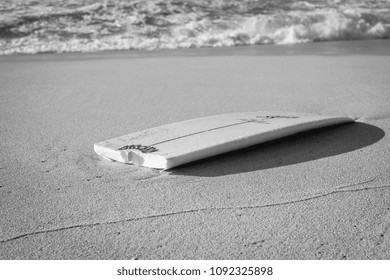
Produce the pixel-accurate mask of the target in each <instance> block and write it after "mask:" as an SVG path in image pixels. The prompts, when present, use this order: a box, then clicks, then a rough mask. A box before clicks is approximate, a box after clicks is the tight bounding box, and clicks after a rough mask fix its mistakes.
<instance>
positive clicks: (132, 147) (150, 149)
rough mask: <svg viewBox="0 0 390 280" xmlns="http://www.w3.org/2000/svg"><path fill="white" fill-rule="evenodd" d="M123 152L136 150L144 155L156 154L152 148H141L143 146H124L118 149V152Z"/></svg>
mask: <svg viewBox="0 0 390 280" xmlns="http://www.w3.org/2000/svg"><path fill="white" fill-rule="evenodd" d="M123 150H138V151H141V152H143V153H144V154H147V153H153V152H156V151H157V149H156V148H155V147H152V146H143V145H139V144H138V145H126V146H123V147H121V148H119V149H118V151H123Z"/></svg>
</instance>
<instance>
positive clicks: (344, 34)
mask: <svg viewBox="0 0 390 280" xmlns="http://www.w3.org/2000/svg"><path fill="white" fill-rule="evenodd" d="M374 38H375V39H381V38H390V1H363V0H359V1H356V0H354V1H352V0H350V1H347V0H344V1H343V0H338V1H319V0H312V1H264V0H245V1H233V0H220V1H215V0H214V1H212V0H195V1H176V0H149V1H131V0H130V1H123V0H122V1H113V0H109V1H107V0H106V1H98V0H83V1H73V0H57V1H52V0H43V1H39V2H38V1H32V0H31V1H28V0H27V1H22V0H16V1H10V0H0V54H2V55H7V54H23V53H24V54H26V53H30V54H35V53H44V52H55V53H61V52H91V51H103V50H130V49H136V50H137V49H142V50H153V49H162V48H164V49H176V48H199V47H222V46H225V47H226V46H238V45H260V44H295V43H305V42H315V41H330V40H355V39H374Z"/></svg>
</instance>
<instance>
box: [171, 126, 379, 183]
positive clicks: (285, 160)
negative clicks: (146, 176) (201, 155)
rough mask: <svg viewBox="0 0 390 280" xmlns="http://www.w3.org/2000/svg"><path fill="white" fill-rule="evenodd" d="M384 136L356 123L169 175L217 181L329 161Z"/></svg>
mask: <svg viewBox="0 0 390 280" xmlns="http://www.w3.org/2000/svg"><path fill="white" fill-rule="evenodd" d="M384 136H385V132H384V131H383V130H382V129H380V128H378V127H376V126H373V125H369V124H365V123H361V122H355V123H352V124H341V125H336V126H331V127H325V128H321V129H315V130H311V131H307V132H303V133H299V134H295V135H292V136H288V137H284V138H281V139H278V140H274V141H271V142H267V143H263V144H259V145H255V146H252V147H248V148H245V149H241V150H237V151H233V152H229V153H225V154H222V155H218V156H214V157H210V158H207V159H203V160H199V161H196V162H192V163H189V164H185V165H182V166H179V167H177V168H174V169H171V170H170V174H174V175H187V176H188V175H190V176H200V177H217V176H224V175H229V174H237V173H245V172H251V171H256V170H264V169H269V168H276V167H280V166H286V165H292V164H297V163H302V162H307V161H313V160H317V159H321V158H326V157H331V156H335V155H340V154H344V153H348V152H351V151H354V150H358V149H361V148H364V147H366V146H369V145H372V144H374V143H376V142H378V141H379V140H380V139H382V138H383V137H384Z"/></svg>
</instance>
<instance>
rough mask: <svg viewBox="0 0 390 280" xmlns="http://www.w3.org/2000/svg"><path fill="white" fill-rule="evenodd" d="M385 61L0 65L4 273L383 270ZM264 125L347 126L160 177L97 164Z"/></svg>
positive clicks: (170, 56)
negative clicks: (200, 120)
mask: <svg viewBox="0 0 390 280" xmlns="http://www.w3.org/2000/svg"><path fill="white" fill-rule="evenodd" d="M388 46H389V40H381V41H362V42H338V43H315V44H306V45H296V46H279V47H278V46H257V47H246V48H245V47H242V48H225V49H201V50H181V51H159V52H153V53H148V52H110V53H101V54H63V55H61V54H60V55H55V54H47V55H37V56H12V57H0V73H1V75H0V95H1V100H2V101H1V103H0V131H1V136H0V137H1V138H0V186H1V187H0V224H1V227H0V259H134V258H135V259H389V258H390V250H389V248H390V246H389V245H390V234H389V225H390V215H389V213H390V204H389V201H390V175H389V174H390V141H389V133H390V121H389V120H390V119H389V117H390V95H389V94H390V76H389V74H388V73H390V56H389V51H388ZM262 110H264V111H283V112H307V113H316V114H325V115H342V116H349V117H352V118H355V119H356V123H354V124H346V125H339V126H336V127H330V128H325V129H320V130H316V131H312V132H308V133H304V134H300V135H297V136H292V137H288V138H285V139H281V140H278V141H274V142H271V143H268V144H264V145H258V146H255V147H252V148H249V149H245V150H241V151H237V152H233V153H229V154H226V155H222V156H218V157H214V158H210V159H206V160H202V161H199V162H196V163H192V164H188V165H186V166H183V167H179V168H176V169H173V170H171V171H169V172H167V171H163V172H159V171H156V170H151V169H148V168H143V167H137V166H131V165H124V164H119V163H112V162H108V161H104V160H102V159H101V158H99V157H98V156H97V155H96V154H95V153H94V151H93V144H94V143H96V142H100V141H103V140H106V139H110V138H114V137H117V136H120V135H124V134H128V133H130V132H134V131H138V130H142V129H146V128H150V127H154V126H158V125H163V124H167V123H171V122H176V121H182V120H186V119H190V118H197V117H203V116H209V115H215V114H223V113H232V112H245V111H262Z"/></svg>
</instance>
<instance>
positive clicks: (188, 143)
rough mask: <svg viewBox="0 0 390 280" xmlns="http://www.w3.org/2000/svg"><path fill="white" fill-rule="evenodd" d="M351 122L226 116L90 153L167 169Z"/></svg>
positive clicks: (103, 145) (131, 137)
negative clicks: (312, 130) (308, 131)
mask: <svg viewBox="0 0 390 280" xmlns="http://www.w3.org/2000/svg"><path fill="white" fill-rule="evenodd" d="M353 121H354V120H353V119H351V118H348V117H343V116H321V115H313V114H306V113H283V112H262V111H260V112H245V113H232V114H224V115H217V116H210V117H204V118H198V119H192V120H187V121H182V122H177V123H172V124H167V125H163V126H159V127H154V128H149V129H146V130H142V131H138V132H134V133H131V134H128V135H124V136H120V137H117V138H114V139H110V140H106V141H103V142H100V143H96V144H95V145H94V150H95V152H96V153H97V154H99V155H101V156H102V157H103V158H105V159H109V160H111V161H118V162H122V163H128V164H135V165H140V166H145V167H150V168H156V169H170V168H173V167H176V166H179V165H182V164H185V163H189V162H192V161H196V160H200V159H204V158H207V157H212V156H215V155H218V154H222V153H226V152H230V151H233V150H237V149H242V148H246V147H249V146H252V145H257V144H260V143H264V142H268V141H271V140H274V139H278V138H282V137H285V136H289V135H292V134H296V133H300V132H303V131H307V130H310V129H316V128H321V127H325V126H331V125H336V124H341V123H348V122H353Z"/></svg>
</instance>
